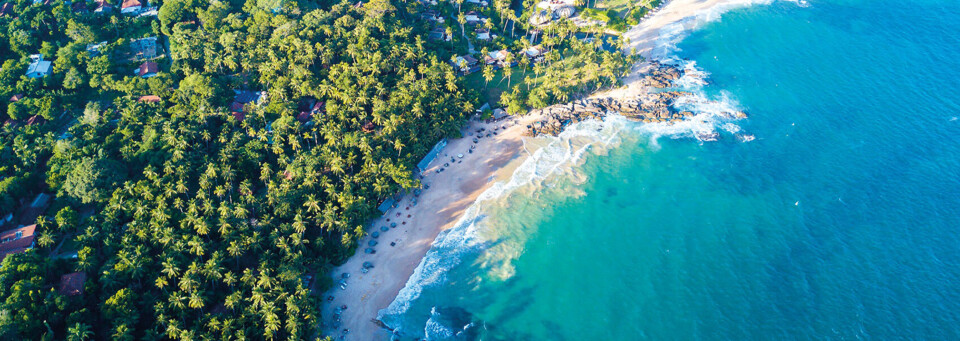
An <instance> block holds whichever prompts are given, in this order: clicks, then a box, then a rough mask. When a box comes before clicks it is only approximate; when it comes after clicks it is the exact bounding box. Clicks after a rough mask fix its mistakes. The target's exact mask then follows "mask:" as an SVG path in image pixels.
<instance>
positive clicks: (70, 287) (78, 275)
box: [60, 272, 87, 296]
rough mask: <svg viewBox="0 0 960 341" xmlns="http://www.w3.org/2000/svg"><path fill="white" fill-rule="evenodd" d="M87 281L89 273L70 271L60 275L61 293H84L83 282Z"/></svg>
mask: <svg viewBox="0 0 960 341" xmlns="http://www.w3.org/2000/svg"><path fill="white" fill-rule="evenodd" d="M86 281H87V274H85V273H82V272H74V273H69V274H66V275H63V276H60V293H61V294H63V295H64V296H76V295H82V294H83V282H86Z"/></svg>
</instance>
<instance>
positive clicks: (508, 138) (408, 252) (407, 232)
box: [322, 0, 757, 340]
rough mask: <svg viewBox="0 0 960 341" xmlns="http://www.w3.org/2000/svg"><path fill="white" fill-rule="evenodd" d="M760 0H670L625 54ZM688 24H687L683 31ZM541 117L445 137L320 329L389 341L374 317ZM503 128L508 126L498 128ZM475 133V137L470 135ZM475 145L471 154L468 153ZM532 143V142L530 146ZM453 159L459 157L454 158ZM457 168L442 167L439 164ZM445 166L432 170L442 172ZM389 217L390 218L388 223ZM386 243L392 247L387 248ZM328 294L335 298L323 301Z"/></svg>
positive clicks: (513, 158)
mask: <svg viewBox="0 0 960 341" xmlns="http://www.w3.org/2000/svg"><path fill="white" fill-rule="evenodd" d="M755 2H757V1H750V0H673V1H670V2H669V3H668V4H666V5H664V6H663V7H662V8H660V9H659V10H657V11H656V12H655V13H653V14H651V15H650V16H649V17H647V18H646V19H644V20H643V21H642V22H641V23H640V24H639V25H637V26H635V27H633V28H632V29H631V30H630V31H628V32H626V33H625V35H626V36H627V37H628V38H630V46H629V48H630V49H635V50H636V51H637V52H638V53H640V54H641V55H643V56H644V58H647V59H648V60H649V59H651V58H656V57H657V56H656V55H655V53H656V51H655V47H656V45H657V43H658V42H659V41H660V39H661V31H662V29H664V28H665V27H668V26H672V27H671V30H673V29H675V28H676V27H675V25H673V24H675V23H680V24H682V25H684V28H685V29H688V28H692V27H694V25H697V24H698V22H699V20H697V18H696V16H697V14H698V13H702V12H704V11H706V10H708V9H710V8H712V7H715V6H731V7H736V6H738V5H749V4H751V3H755ZM688 25H689V27H687V26H688ZM644 67H645V65H643V64H641V65H638V66H637V67H635V68H634V70H633V71H632V72H631V74H630V75H629V77H627V78H626V79H625V81H624V84H625V86H623V87H622V88H619V89H615V90H611V91H606V92H603V93H602V94H599V95H598V96H604V97H628V96H636V95H637V94H639V93H642V92H644V91H646V90H645V89H644V88H643V87H642V86H640V84H639V82H637V80H638V79H639V77H638V74H639V73H640V72H641V70H642V69H643V68H644ZM539 119H540V117H536V116H534V115H526V116H521V117H517V118H510V119H507V120H504V121H500V122H493V123H484V122H475V121H472V122H471V123H470V124H469V125H468V126H467V127H465V128H464V130H463V132H464V133H465V134H464V137H463V138H460V139H453V140H450V141H449V143H448V145H447V147H446V148H445V149H444V150H443V151H442V152H441V153H440V155H439V156H438V157H437V159H436V160H435V161H434V162H433V163H432V164H431V165H430V169H428V170H427V172H426V176H425V178H424V179H423V180H422V182H423V183H424V184H427V185H429V189H426V190H424V191H423V192H422V193H421V195H420V196H419V198H418V199H417V200H418V204H417V205H416V206H414V205H413V204H412V199H413V198H414V196H413V195H408V196H406V197H404V198H403V200H402V201H400V202H399V203H398V207H396V208H393V209H391V210H390V211H389V212H387V213H386V214H385V215H384V216H382V217H381V218H379V219H376V220H374V221H373V222H371V224H370V225H369V226H368V231H369V232H373V231H380V227H381V226H384V225H386V226H389V225H390V224H391V223H397V227H396V228H391V229H390V230H389V231H386V232H381V233H382V235H380V237H379V238H376V240H377V242H378V243H379V244H378V245H377V246H376V247H375V249H376V251H377V252H376V253H375V254H366V253H364V252H363V250H364V249H365V248H366V247H367V246H366V245H367V243H368V241H370V240H371V239H372V237H369V236H368V237H366V238H364V239H363V240H362V241H361V243H362V244H361V246H360V248H359V250H358V252H357V254H356V255H355V256H353V257H351V258H350V259H349V260H348V261H347V262H346V263H344V264H343V265H341V266H340V267H337V268H336V269H334V270H333V272H332V275H333V276H334V280H335V282H336V281H339V280H340V279H341V278H342V277H341V276H342V274H343V273H349V274H350V277H349V278H347V279H346V283H347V285H346V289H341V288H340V287H339V285H338V284H337V285H335V286H334V288H333V289H331V290H330V291H328V292H326V293H324V294H323V298H324V302H325V304H324V307H323V309H322V318H323V320H322V322H323V331H324V334H326V335H331V336H334V337H335V338H336V337H339V336H341V335H344V333H343V330H344V329H347V330H349V332H348V333H346V337H345V338H344V339H346V340H387V339H389V338H390V333H389V331H387V330H386V329H384V328H382V327H381V326H380V325H379V323H378V322H377V321H376V317H377V313H378V312H379V311H380V310H381V309H384V308H386V307H387V306H388V305H389V304H390V303H391V302H392V301H393V300H394V298H395V297H396V296H397V294H398V293H399V292H400V290H401V289H402V288H403V286H404V285H405V284H406V282H407V280H408V278H409V277H410V276H411V274H413V272H414V269H415V268H416V267H417V265H418V264H419V263H420V261H421V260H422V259H423V257H424V255H425V254H426V253H427V251H428V250H429V249H430V246H431V244H432V243H433V241H434V240H435V239H436V237H437V235H438V234H439V233H440V232H442V231H444V230H446V229H449V228H451V227H453V225H454V223H456V222H457V220H458V219H460V217H461V215H462V214H463V212H464V211H465V210H466V209H467V208H468V207H470V205H472V204H473V203H474V202H475V201H476V200H477V197H478V196H479V195H480V194H481V193H483V191H485V190H486V189H488V188H490V186H491V185H493V184H494V183H496V182H497V181H503V180H505V179H508V178H509V177H510V176H511V175H512V173H513V170H514V169H516V167H517V166H519V165H520V164H521V163H522V162H523V161H524V160H525V159H526V157H527V156H529V153H532V152H533V150H528V148H525V147H528V146H525V143H526V142H527V141H526V138H524V137H523V132H524V131H525V130H526V129H525V127H526V125H527V124H528V123H530V122H534V121H537V120H539ZM504 126H506V128H505V129H504V128H502V127H504ZM480 128H485V129H486V131H485V132H484V135H486V133H488V132H491V131H493V130H494V129H495V128H499V129H498V130H497V135H492V134H491V136H490V137H484V138H481V139H480V140H479V142H478V143H474V142H473V139H474V137H475V136H469V135H467V134H466V133H467V132H475V131H476V130H477V129H480ZM474 135H476V134H474ZM472 145H475V149H474V150H473V153H469V152H468V150H470V148H471V146H472ZM530 145H533V144H530ZM457 154H463V158H458V157H457ZM451 157H453V158H454V159H456V160H457V162H456V163H452V164H450V165H449V166H448V167H444V163H448V162H450V161H451ZM441 167H442V168H445V170H444V171H443V172H440V173H437V172H436V170H437V169H439V168H441ZM388 219H389V221H388ZM391 243H394V244H393V245H392V246H391V245H390V244H391ZM364 262H370V263H372V264H373V265H374V268H373V269H370V271H369V272H368V273H366V274H364V273H361V271H360V270H361V269H362V267H363V264H364ZM328 296H333V297H334V299H333V301H330V302H328V301H326V298H327V297H328ZM342 306H346V307H347V309H346V310H343V311H342V313H341V315H340V316H341V320H340V323H339V325H338V326H337V327H336V328H334V327H333V325H334V315H335V310H338V308H339V307H342Z"/></svg>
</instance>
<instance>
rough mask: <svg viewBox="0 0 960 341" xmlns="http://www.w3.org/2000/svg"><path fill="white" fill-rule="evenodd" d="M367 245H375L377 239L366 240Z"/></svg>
mask: <svg viewBox="0 0 960 341" xmlns="http://www.w3.org/2000/svg"><path fill="white" fill-rule="evenodd" d="M367 246H377V241H376V240H371V241H369V242H367Z"/></svg>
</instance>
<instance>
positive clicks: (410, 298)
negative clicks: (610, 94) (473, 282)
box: [378, 117, 627, 335]
mask: <svg viewBox="0 0 960 341" xmlns="http://www.w3.org/2000/svg"><path fill="white" fill-rule="evenodd" d="M626 125H627V122H626V120H625V119H623V118H617V117H614V118H612V119H609V120H607V121H606V122H602V121H596V120H590V121H584V122H580V123H577V124H573V125H571V126H569V127H567V129H565V130H564V131H563V132H562V133H561V134H560V135H559V136H556V137H541V138H538V139H543V140H547V141H548V143H547V145H546V146H544V147H542V148H539V149H537V150H535V151H534V152H533V153H532V155H530V157H529V158H527V159H526V160H525V161H524V162H523V163H522V164H521V165H520V166H519V167H517V169H516V170H515V171H514V172H513V175H512V176H511V177H510V178H509V180H507V181H506V182H497V183H495V184H493V185H492V186H491V187H490V188H488V189H487V190H485V191H484V192H483V193H481V194H480V196H479V197H478V198H477V200H476V202H475V203H474V204H473V205H471V206H470V207H469V208H467V210H466V211H465V212H464V214H463V216H462V217H461V218H460V220H458V221H457V222H456V224H454V227H453V228H451V229H449V230H446V231H444V232H441V233H440V235H438V236H437V239H436V240H434V242H433V245H432V246H431V248H430V250H429V251H428V252H427V254H426V256H424V258H423V260H422V261H421V262H420V264H419V265H417V268H416V269H415V270H414V272H413V275H411V276H410V278H409V279H408V280H407V283H406V285H405V286H404V287H403V289H401V290H400V292H399V293H398V295H397V298H396V299H394V301H393V302H392V303H390V305H389V306H388V307H387V308H386V309H384V310H381V311H380V312H379V314H378V319H379V320H381V321H383V322H384V323H385V324H387V325H388V326H390V327H392V328H394V330H395V333H399V334H402V335H406V334H408V332H409V331H406V330H403V327H404V323H403V314H405V313H406V312H407V311H409V310H410V308H411V305H412V303H413V302H414V301H415V300H416V299H417V298H419V297H420V295H421V294H422V293H423V291H424V289H427V288H430V287H432V286H436V285H442V284H443V283H445V282H446V281H447V274H448V273H449V271H450V270H451V269H453V268H454V267H455V266H457V265H459V264H460V263H461V262H462V260H463V259H465V258H467V255H477V254H480V252H481V251H483V250H485V249H486V248H487V247H488V246H489V245H490V242H491V241H492V240H491V236H486V237H485V236H484V235H483V233H482V232H484V226H485V225H484V221H485V218H486V217H485V216H484V215H483V211H484V208H485V207H486V204H487V203H489V202H491V201H493V200H497V199H500V198H502V197H504V196H506V195H508V194H510V193H512V192H513V191H515V190H516V189H518V188H520V187H524V186H538V185H540V184H542V183H543V181H545V180H546V179H548V178H549V177H551V176H553V175H555V174H558V173H559V172H561V171H563V170H566V169H571V168H572V165H575V164H577V163H578V162H580V160H582V158H583V156H584V155H585V154H586V153H587V152H588V151H589V150H590V149H591V148H593V147H595V146H602V147H606V146H609V145H611V144H613V143H617V142H618V141H619V134H620V132H621V130H622V129H623V128H624V127H625V126H626ZM492 238H495V237H492ZM504 266H506V267H510V266H509V259H503V260H501V267H504ZM501 271H503V272H502V273H512V271H510V270H504V269H501ZM426 327H428V328H435V327H438V326H436V325H432V326H426ZM433 332H440V331H439V330H436V329H433ZM429 333H432V332H429ZM429 333H428V334H429Z"/></svg>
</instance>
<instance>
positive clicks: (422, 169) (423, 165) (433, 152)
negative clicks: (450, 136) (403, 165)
mask: <svg viewBox="0 0 960 341" xmlns="http://www.w3.org/2000/svg"><path fill="white" fill-rule="evenodd" d="M446 146H447V139H443V140H440V142H437V144H436V145H434V146H433V149H430V152H429V153H427V156H424V157H423V160H420V163H418V164H417V170H419V173H420V175H423V174H424V173H426V171H427V167H430V163H431V162H433V159H436V158H437V155H439V154H440V151H442V150H443V148H445V147H446Z"/></svg>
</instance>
